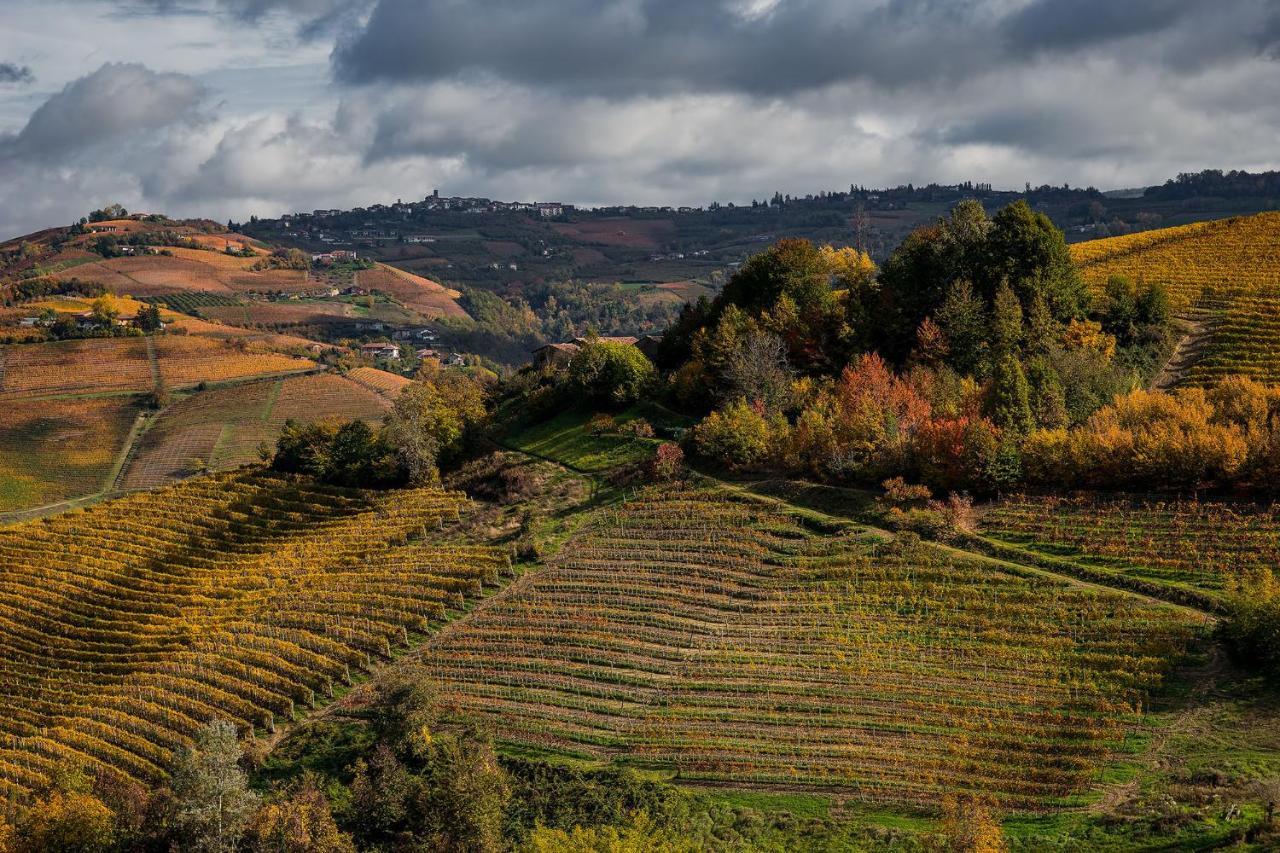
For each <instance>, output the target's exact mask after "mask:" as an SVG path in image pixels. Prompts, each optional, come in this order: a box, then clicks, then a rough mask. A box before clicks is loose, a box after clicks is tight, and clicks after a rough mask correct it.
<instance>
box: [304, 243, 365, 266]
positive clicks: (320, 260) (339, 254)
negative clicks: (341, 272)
mask: <svg viewBox="0 0 1280 853" xmlns="http://www.w3.org/2000/svg"><path fill="white" fill-rule="evenodd" d="M321 239H323V238H321ZM357 257H358V255H356V253H355V252H353V251H351V250H350V249H334V250H333V251H332V252H321V253H319V254H317V255H312V256H311V260H312V261H313V262H315V263H317V264H336V263H338V262H339V261H354V260H355V259H356V258H357Z"/></svg>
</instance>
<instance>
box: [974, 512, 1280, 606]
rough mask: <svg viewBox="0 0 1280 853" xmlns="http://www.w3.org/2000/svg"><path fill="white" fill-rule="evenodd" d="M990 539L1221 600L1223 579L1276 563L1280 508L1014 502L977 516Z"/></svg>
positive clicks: (1174, 590) (1278, 561) (1279, 555)
mask: <svg viewBox="0 0 1280 853" xmlns="http://www.w3.org/2000/svg"><path fill="white" fill-rule="evenodd" d="M983 529H984V532H985V533H986V535H988V536H989V537H991V538H993V539H996V540H999V541H1002V542H1007V543H1010V544H1014V545H1017V546H1020V547H1024V548H1028V549H1031V550H1033V551H1038V552H1041V553H1045V554H1049V555H1051V556H1063V557H1066V558H1068V559H1072V560H1077V561H1080V562H1083V563H1085V564H1086V565H1089V566H1095V567H1097V568H1099V569H1101V570H1104V571H1111V572H1114V573H1115V574H1117V575H1119V576H1121V577H1122V578H1134V579H1137V580H1139V581H1143V582H1147V583H1151V584H1155V585H1157V589H1158V588H1159V587H1165V588H1167V589H1168V590H1169V593H1170V595H1176V593H1177V592H1178V591H1179V590H1180V589H1183V588H1189V589H1192V590H1195V591H1199V592H1201V593H1206V594H1208V595H1209V596H1214V597H1216V596H1219V595H1220V594H1221V593H1222V590H1223V586H1224V583H1225V581H1226V580H1227V578H1228V577H1230V576H1232V575H1233V574H1239V573H1243V572H1248V571H1249V570H1251V569H1260V568H1275V567H1276V566H1277V565H1278V564H1280V507H1276V506H1258V505H1253V504H1231V503H1223V502H1215V501H1179V500H1173V499H1167V500H1147V499H1141V498H1133V499H1109V500H1108V499H1092V498H1088V497H1080V498H1071V499H1066V498H1054V497H1045V498H1016V499H1010V500H1005V501H1002V502H1000V503H998V504H996V505H995V506H994V507H992V508H991V509H990V510H988V511H987V512H986V513H985V515H984V516H983Z"/></svg>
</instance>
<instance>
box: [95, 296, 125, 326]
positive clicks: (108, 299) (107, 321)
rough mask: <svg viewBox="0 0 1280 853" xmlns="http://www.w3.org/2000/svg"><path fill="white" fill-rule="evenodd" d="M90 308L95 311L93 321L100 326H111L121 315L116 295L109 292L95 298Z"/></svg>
mask: <svg viewBox="0 0 1280 853" xmlns="http://www.w3.org/2000/svg"><path fill="white" fill-rule="evenodd" d="M90 310H91V311H92V312H93V322H95V323H97V324H98V325H99V326H110V325H111V324H112V323H114V322H115V321H116V317H118V316H120V309H119V307H117V305H116V300H115V297H113V296H112V295H111V294H109V293H104V294H102V295H101V296H99V297H98V298H97V299H95V300H93V305H92V306H91V308H90Z"/></svg>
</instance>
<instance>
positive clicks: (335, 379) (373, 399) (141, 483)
mask: <svg viewBox="0 0 1280 853" xmlns="http://www.w3.org/2000/svg"><path fill="white" fill-rule="evenodd" d="M388 408H390V407H389V404H388V403H387V402H386V401H385V400H384V399H382V398H381V397H379V396H378V395H377V394H375V393H373V392H371V391H368V390H366V389H365V388H362V387H361V386H359V385H357V384H356V383H354V382H351V381H349V380H347V379H345V378H344V377H341V376H336V375H334V374H316V375H309V376H293V377H288V378H286V379H278V380H270V381H263V382H247V383H243V384H239V385H233V386H230V387H227V388H215V389H211V390H208V391H203V392H200V393H198V394H195V395H193V396H191V397H187V398H186V399H183V400H180V401H178V402H176V403H174V404H173V405H172V406H170V407H169V408H168V409H166V410H165V411H164V413H163V414H161V415H160V417H159V418H158V419H157V421H156V423H155V424H154V425H153V426H152V427H151V429H150V430H149V431H148V432H147V433H146V435H145V436H144V437H143V439H142V441H141V442H140V443H139V445H138V449H137V451H136V453H135V454H134V456H133V458H132V459H131V460H130V463H129V466H128V468H127V470H126V474H125V476H124V479H123V482H122V485H123V487H124V488H126V489H141V488H151V487H153V486H158V485H163V484H165V483H169V482H172V481H174V480H177V479H181V478H183V477H185V476H188V475H190V474H192V473H194V471H195V470H203V468H206V467H207V468H209V469H213V470H220V469H225V468H232V467H236V466H239V465H244V464H246V463H251V462H256V461H258V446H259V445H260V444H261V443H262V442H267V443H268V444H269V445H270V444H274V442H275V440H276V437H277V436H279V434H280V430H281V428H282V427H283V426H284V422H285V421H286V420H288V419H294V420H298V421H302V422H307V423H310V422H314V421H322V420H350V419H353V418H359V419H362V420H367V421H371V422H372V421H377V420H380V419H381V418H382V416H383V415H384V414H386V411H387V409H388ZM195 463H200V464H199V465H195ZM193 466H194V467H193Z"/></svg>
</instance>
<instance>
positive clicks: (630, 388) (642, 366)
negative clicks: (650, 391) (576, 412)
mask: <svg viewBox="0 0 1280 853" xmlns="http://www.w3.org/2000/svg"><path fill="white" fill-rule="evenodd" d="M654 374H655V371H654V368H653V364H652V363H651V362H650V361H649V359H647V358H645V355H644V353H642V352H640V350H638V349H636V348H635V347H634V346H630V345H628V344H620V343H613V342H607V341H600V340H588V341H587V342H586V343H585V344H583V345H582V347H580V348H579V349H578V352H577V353H575V354H574V356H573V359H572V360H571V361H570V362H569V369H568V373H567V381H568V384H569V387H570V388H571V389H572V390H574V391H575V392H578V393H580V394H582V395H584V397H585V398H586V399H587V400H589V401H590V402H592V403H596V404H599V405H604V406H612V407H617V408H621V407H623V406H626V405H628V404H630V403H634V402H635V401H636V400H638V399H640V394H641V392H642V391H643V390H644V388H645V387H646V386H647V385H648V384H649V383H650V382H651V381H652V380H653V377H654Z"/></svg>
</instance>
